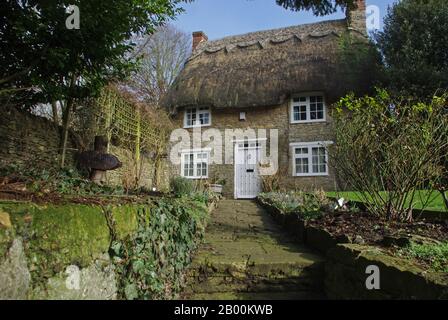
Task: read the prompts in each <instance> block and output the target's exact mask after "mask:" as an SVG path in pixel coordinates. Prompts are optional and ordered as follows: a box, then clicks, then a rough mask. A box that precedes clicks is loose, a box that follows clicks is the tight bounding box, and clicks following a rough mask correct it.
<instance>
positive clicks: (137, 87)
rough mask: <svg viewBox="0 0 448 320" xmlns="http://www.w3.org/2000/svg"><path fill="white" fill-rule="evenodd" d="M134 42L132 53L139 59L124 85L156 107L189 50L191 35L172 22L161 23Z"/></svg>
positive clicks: (180, 68) (142, 99) (136, 95)
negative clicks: (153, 30)
mask: <svg viewBox="0 0 448 320" xmlns="http://www.w3.org/2000/svg"><path fill="white" fill-rule="evenodd" d="M135 41H136V42H137V46H136V48H135V51H134V56H135V57H137V58H140V59H141V61H140V65H139V68H138V70H137V71H136V72H134V74H133V75H132V76H131V79H130V80H129V81H128V82H127V83H126V84H125V87H126V90H127V91H131V92H132V93H133V95H134V96H135V97H137V98H138V99H139V100H141V101H144V102H146V103H148V104H150V105H153V106H154V107H157V106H158V102H159V100H160V98H161V97H162V96H163V94H165V92H166V91H167V90H168V88H169V86H170V85H171V84H172V83H173V81H174V79H175V78H176V76H177V75H178V74H179V72H180V71H181V70H182V68H183V65H184V63H185V61H186V60H187V58H188V57H189V55H190V53H191V38H190V36H189V35H188V34H187V33H185V32H183V31H180V30H178V29H177V28H175V27H174V26H172V25H165V26H161V27H160V28H159V29H158V30H157V32H155V33H154V34H153V35H149V36H145V37H143V38H138V39H135Z"/></svg>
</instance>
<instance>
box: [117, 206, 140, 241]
mask: <svg viewBox="0 0 448 320" xmlns="http://www.w3.org/2000/svg"><path fill="white" fill-rule="evenodd" d="M139 209H140V206H136V205H122V206H116V207H113V208H111V211H112V216H113V218H114V220H115V228H116V229H115V232H116V235H117V237H118V238H119V239H120V240H123V239H124V238H125V237H126V236H128V235H130V234H132V233H133V232H134V231H136V230H137V227H138V221H137V212H138V210H139Z"/></svg>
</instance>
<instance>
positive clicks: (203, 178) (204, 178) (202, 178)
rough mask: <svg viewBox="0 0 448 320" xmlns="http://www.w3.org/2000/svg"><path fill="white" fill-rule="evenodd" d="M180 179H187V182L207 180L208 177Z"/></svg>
mask: <svg viewBox="0 0 448 320" xmlns="http://www.w3.org/2000/svg"><path fill="white" fill-rule="evenodd" d="M182 177H183V178H185V179H188V180H207V179H208V177H186V176H182Z"/></svg>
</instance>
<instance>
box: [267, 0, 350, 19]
mask: <svg viewBox="0 0 448 320" xmlns="http://www.w3.org/2000/svg"><path fill="white" fill-rule="evenodd" d="M276 2H277V4H278V5H280V6H282V7H284V8H286V9H290V10H293V11H300V10H307V11H308V10H311V11H312V12H313V14H314V15H316V16H325V15H328V14H331V13H334V12H336V10H337V9H338V8H343V9H344V8H347V7H349V8H353V7H354V2H355V0H276Z"/></svg>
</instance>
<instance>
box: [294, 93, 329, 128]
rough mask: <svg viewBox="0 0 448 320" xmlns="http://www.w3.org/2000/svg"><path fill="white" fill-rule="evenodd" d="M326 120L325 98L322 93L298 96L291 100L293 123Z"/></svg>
mask: <svg viewBox="0 0 448 320" xmlns="http://www.w3.org/2000/svg"><path fill="white" fill-rule="evenodd" d="M321 121H325V100H324V97H323V95H322V94H307V95H300V96H296V97H294V98H293V99H292V101H291V123H306V122H321Z"/></svg>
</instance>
